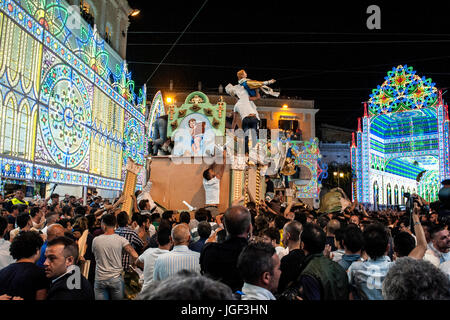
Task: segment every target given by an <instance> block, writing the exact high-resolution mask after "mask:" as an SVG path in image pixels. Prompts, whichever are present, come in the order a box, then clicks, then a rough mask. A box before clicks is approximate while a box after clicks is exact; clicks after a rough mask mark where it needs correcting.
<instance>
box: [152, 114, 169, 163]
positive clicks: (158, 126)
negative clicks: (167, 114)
mask: <svg viewBox="0 0 450 320" xmlns="http://www.w3.org/2000/svg"><path fill="white" fill-rule="evenodd" d="M166 139H167V120H166V119H164V118H158V119H156V121H155V131H154V140H153V155H155V156H156V155H157V154H158V149H159V147H161V146H162V145H163V144H164V141H166Z"/></svg>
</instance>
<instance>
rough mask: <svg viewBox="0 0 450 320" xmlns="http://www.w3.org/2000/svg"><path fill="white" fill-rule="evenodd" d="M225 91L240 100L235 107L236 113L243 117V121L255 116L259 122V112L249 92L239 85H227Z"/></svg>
mask: <svg viewBox="0 0 450 320" xmlns="http://www.w3.org/2000/svg"><path fill="white" fill-rule="evenodd" d="M225 91H226V92H227V93H228V94H230V95H234V96H236V97H237V98H238V99H239V100H238V102H236V104H235V105H234V112H237V113H239V115H240V116H241V120H244V118H245V117H247V116H248V115H249V114H252V113H253V114H255V115H256V117H257V118H258V120H259V115H258V111H257V110H256V105H255V103H254V102H253V101H251V100H250V96H249V95H248V92H247V90H245V88H244V87H243V86H241V85H240V84H238V85H235V86H233V85H231V84H229V85H227V86H226V87H225Z"/></svg>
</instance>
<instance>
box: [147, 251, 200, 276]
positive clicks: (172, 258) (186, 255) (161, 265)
mask: <svg viewBox="0 0 450 320" xmlns="http://www.w3.org/2000/svg"><path fill="white" fill-rule="evenodd" d="M181 270H188V271H193V272H195V273H198V274H200V253H198V252H195V251H192V250H189V248H188V246H185V245H179V246H174V247H173V249H172V251H170V252H169V253H166V254H163V255H160V256H159V257H158V259H156V260H155V266H154V269H153V280H155V281H161V280H165V279H167V278H170V277H172V276H174V275H175V274H176V273H177V272H179V271H181Z"/></svg>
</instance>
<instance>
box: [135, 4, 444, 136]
mask: <svg viewBox="0 0 450 320" xmlns="http://www.w3.org/2000/svg"><path fill="white" fill-rule="evenodd" d="M128 2H129V4H130V6H132V7H133V8H139V9H140V10H141V14H140V15H139V16H138V17H131V25H130V28H129V34H128V49H127V60H128V63H129V69H130V70H131V71H132V72H133V78H134V80H135V82H136V86H137V87H140V86H141V85H142V84H143V83H144V82H145V81H147V79H149V77H150V75H151V74H152V73H153V71H154V70H155V68H156V66H157V65H158V64H159V63H160V62H161V60H162V59H163V57H164V55H165V54H166V53H167V52H168V50H169V49H170V47H171V45H172V44H173V43H174V42H175V40H176V39H177V37H178V36H179V35H180V33H181V32H182V31H183V29H184V28H185V27H186V26H187V25H188V23H189V22H190V20H191V19H192V17H193V16H194V15H195V14H196V13H197V12H198V10H199V8H200V7H201V6H202V4H203V3H204V0H189V1H183V2H179V1H142V0H129V1H128ZM371 4H376V5H378V6H379V7H380V8H381V30H369V29H368V28H367V26H366V20H367V18H368V17H369V14H367V13H366V9H367V7H368V6H369V5H371ZM449 15H450V1H439V2H438V1H421V2H417V1H335V2H333V3H328V2H324V1H300V0H298V1H281V0H278V1H217V0H209V1H208V3H207V4H206V6H205V7H204V8H203V10H202V11H201V12H200V13H199V14H198V16H197V17H196V19H195V20H194V21H193V23H192V24H191V25H190V27H189V28H188V30H187V32H186V33H185V34H184V35H183V36H182V37H181V39H180V41H179V42H178V45H177V46H175V47H174V48H173V50H172V52H171V53H170V54H169V55H168V57H167V58H166V60H165V61H164V63H163V64H162V65H161V66H160V67H159V68H158V70H157V71H156V73H155V74H154V75H153V77H152V78H151V79H150V80H149V81H148V83H147V87H148V92H149V93H150V94H154V93H156V91H157V90H158V89H167V88H168V86H169V80H170V79H173V81H174V87H175V89H177V90H189V91H194V90H196V89H197V83H198V81H202V86H203V91H205V92H208V91H209V90H217V89H216V88H217V87H218V86H219V84H223V85H224V86H225V85H226V84H228V83H230V82H231V83H236V82H237V79H236V72H237V71H238V70H239V69H242V68H244V69H246V70H247V73H248V76H249V78H251V79H255V80H267V79H270V78H274V79H277V80H278V82H277V83H276V84H275V85H273V87H274V88H277V89H278V90H280V91H281V94H282V96H289V97H301V98H303V99H312V100H315V105H316V108H318V109H320V112H319V113H318V114H317V116H316V121H317V123H318V124H320V123H328V124H332V125H337V126H342V127H346V128H350V129H355V128H356V124H357V120H356V118H357V117H358V116H361V115H362V104H361V103H362V102H363V101H367V100H368V99H369V95H370V93H371V90H372V89H373V88H375V87H376V86H377V85H381V84H382V82H383V81H384V77H385V76H386V72H387V71H389V70H390V69H392V67H394V66H397V65H399V64H408V65H410V66H413V67H414V69H415V70H416V71H417V73H418V74H419V75H420V76H422V75H423V76H426V77H430V78H432V79H433V81H434V82H435V83H436V86H437V87H439V88H447V87H450V67H449V61H450V53H449V52H448V51H449V49H450V19H449ZM149 32H151V33H149ZM255 42H256V43H258V44H251V43H255ZM314 42H316V43H314ZM317 42H320V43H317ZM330 42H334V43H330ZM225 43H228V44H226V45H225ZM155 44H167V45H155ZM444 91H445V90H444ZM447 96H448V94H446V95H444V98H445V97H447Z"/></svg>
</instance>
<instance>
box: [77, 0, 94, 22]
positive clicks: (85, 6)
mask: <svg viewBox="0 0 450 320" xmlns="http://www.w3.org/2000/svg"><path fill="white" fill-rule="evenodd" d="M80 14H81V16H82V17H83V19H84V20H86V22H87V23H89V24H90V25H91V27H94V23H95V8H94V6H93V5H92V4H90V3H89V2H87V1H86V0H81V1H80Z"/></svg>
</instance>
